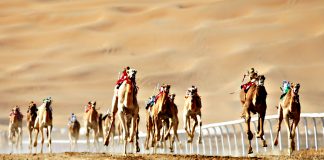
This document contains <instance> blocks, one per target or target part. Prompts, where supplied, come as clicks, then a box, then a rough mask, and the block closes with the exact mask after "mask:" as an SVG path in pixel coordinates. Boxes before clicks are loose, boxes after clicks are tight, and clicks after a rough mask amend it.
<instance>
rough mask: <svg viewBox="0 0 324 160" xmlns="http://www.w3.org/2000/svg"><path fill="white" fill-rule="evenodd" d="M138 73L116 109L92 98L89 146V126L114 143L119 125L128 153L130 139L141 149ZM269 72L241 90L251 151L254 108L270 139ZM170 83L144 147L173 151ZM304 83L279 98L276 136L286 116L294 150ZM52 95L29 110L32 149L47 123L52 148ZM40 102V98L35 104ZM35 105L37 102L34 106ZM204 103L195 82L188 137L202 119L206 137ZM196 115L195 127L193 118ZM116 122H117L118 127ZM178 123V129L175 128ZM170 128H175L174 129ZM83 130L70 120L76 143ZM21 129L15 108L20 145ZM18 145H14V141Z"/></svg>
mask: <svg viewBox="0 0 324 160" xmlns="http://www.w3.org/2000/svg"><path fill="white" fill-rule="evenodd" d="M136 73H137V71H136V70H135V69H128V70H127V79H126V80H125V81H123V82H122V84H121V85H120V86H119V88H118V89H117V88H115V94H114V97H113V101H112V109H111V112H109V113H107V114H106V115H103V114H99V113H98V111H97V110H96V108H95V103H92V105H91V109H90V110H89V111H87V112H86V113H85V115H84V127H85V128H86V137H87V145H88V148H89V146H90V144H89V143H90V142H89V134H90V130H93V133H94V144H95V146H98V145H99V141H98V138H99V137H102V138H103V139H104V145H106V146H108V145H109V140H110V139H111V137H110V135H114V132H115V128H116V129H117V128H119V129H118V130H119V131H120V132H122V143H124V146H123V153H124V154H125V155H126V153H127V151H126V149H127V144H128V143H133V145H135V148H136V151H137V152H139V151H140V148H139V144H138V125H139V121H140V117H139V105H138V102H137V92H138V88H137V86H136V80H135V79H136ZM264 81H265V77H264V76H263V75H259V76H258V77H257V78H256V80H255V83H254V85H252V86H251V87H250V88H249V90H248V91H245V90H244V89H242V90H241V92H240V100H241V104H242V106H243V112H242V116H243V118H244V119H245V124H246V127H245V128H246V134H247V137H248V144H249V148H248V153H249V154H250V153H253V151H252V147H251V140H252V138H253V134H252V132H251V130H250V121H251V114H256V113H258V127H257V133H256V136H257V137H258V138H260V139H261V140H262V142H263V143H262V144H263V147H267V144H266V141H265V140H264V138H263V135H264V130H263V124H264V119H265V115H266V108H267V103H266V97H267V91H266V89H265V87H264ZM170 87H171V86H170V85H163V86H161V89H160V93H159V95H158V96H157V97H156V100H155V102H154V103H152V104H148V106H147V107H146V108H147V114H146V127H147V136H146V140H145V149H149V148H150V147H153V148H154V149H156V148H157V147H161V146H163V145H165V144H166V142H167V140H168V141H169V149H170V151H171V152H172V151H173V143H174V141H175V139H177V140H178V141H179V137H178V134H177V130H178V124H179V119H178V108H177V105H176V104H175V103H174V99H175V94H170ZM299 88H300V85H299V84H292V85H291V89H290V90H289V91H288V93H287V94H286V95H285V97H284V98H283V100H281V101H280V103H279V106H278V114H279V121H278V129H277V136H276V138H275V142H274V144H275V145H277V143H278V140H277V139H278V133H279V131H280V126H281V122H282V120H284V121H285V123H286V126H287V131H289V133H290V138H289V139H290V146H289V149H288V150H289V153H291V152H292V151H293V150H295V142H294V137H295V129H296V127H297V125H298V122H299V120H300V112H301V111H300V103H299V95H298V92H299ZM51 103H52V100H51V99H46V100H44V101H43V104H42V105H41V106H39V107H37V109H38V111H37V113H33V111H31V108H33V106H29V107H28V108H29V109H28V111H27V128H28V131H29V142H30V145H29V149H30V152H32V149H33V147H36V146H37V136H38V133H39V132H40V133H41V153H42V152H43V149H42V148H43V144H44V139H45V138H44V133H43V129H44V128H46V129H47V130H46V135H47V139H48V149H49V152H51V151H52V149H51V132H52V128H53V123H52V112H51V107H50V105H51ZM33 105H35V104H33ZM34 107H35V106H34ZM201 108H202V103H201V99H200V96H199V95H198V93H197V88H196V87H194V86H193V87H191V88H189V89H188V91H187V94H186V97H185V105H184V109H183V120H184V129H185V131H186V133H187V137H188V143H191V142H192V141H193V139H194V134H195V130H196V129H195V128H196V126H197V125H199V132H198V134H199V135H198V142H199V143H201V139H202V137H201V126H202V120H201ZM116 114H117V117H118V119H119V123H118V124H119V125H115V116H116ZM289 119H292V124H289ZM192 120H193V121H194V124H193V126H192V127H191V125H190V123H191V121H192ZM115 126H116V127H115ZM172 129H173V130H172ZM171 130H172V131H173V133H172V134H171ZM33 131H34V132H35V138H34V141H33V142H32V139H33V138H32V132H33ZM79 132H80V123H79V122H78V121H77V120H76V121H74V122H72V123H71V124H70V125H69V137H70V142H71V146H73V145H76V144H77V140H78V138H79ZM21 135H22V118H19V116H17V115H16V114H13V115H11V116H10V124H9V140H10V141H11V142H12V144H14V143H16V146H17V147H19V146H21V139H22V138H21ZM12 146H13V145H12Z"/></svg>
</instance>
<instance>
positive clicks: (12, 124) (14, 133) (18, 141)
mask: <svg viewBox="0 0 324 160" xmlns="http://www.w3.org/2000/svg"><path fill="white" fill-rule="evenodd" d="M22 119H23V115H22V114H21V113H20V111H19V107H18V106H16V107H14V108H13V109H12V113H11V114H10V116H9V135H8V136H9V141H10V142H11V151H12V152H13V146H14V144H15V145H16V150H17V151H19V150H20V149H21V147H22Z"/></svg>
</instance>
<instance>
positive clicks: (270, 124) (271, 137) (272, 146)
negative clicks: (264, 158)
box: [267, 119, 274, 150]
mask: <svg viewBox="0 0 324 160" xmlns="http://www.w3.org/2000/svg"><path fill="white" fill-rule="evenodd" d="M267 121H268V123H269V126H270V140H271V149H272V150H273V149H274V144H273V135H272V134H273V132H272V123H271V120H270V119H267Z"/></svg>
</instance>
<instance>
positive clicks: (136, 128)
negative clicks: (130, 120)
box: [135, 115, 141, 152]
mask: <svg viewBox="0 0 324 160" xmlns="http://www.w3.org/2000/svg"><path fill="white" fill-rule="evenodd" d="M139 121H140V118H139V115H136V124H135V131H136V135H135V136H136V137H135V145H136V152H140V151H141V150H140V147H139V144H138V139H139V137H138V124H139Z"/></svg>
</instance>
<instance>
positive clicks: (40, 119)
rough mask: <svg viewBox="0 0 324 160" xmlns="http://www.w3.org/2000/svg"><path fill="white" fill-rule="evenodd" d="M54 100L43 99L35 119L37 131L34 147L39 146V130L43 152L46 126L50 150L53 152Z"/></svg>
mask: <svg viewBox="0 0 324 160" xmlns="http://www.w3.org/2000/svg"><path fill="white" fill-rule="evenodd" d="M51 104H52V100H51V98H47V99H45V100H44V101H43V104H42V105H41V106H39V107H38V111H37V117H36V120H35V125H34V130H35V131H36V135H35V139H34V147H35V148H36V147H37V137H38V133H39V131H40V132H41V136H42V137H41V153H43V145H44V139H45V138H44V133H43V132H44V131H43V129H44V128H46V129H47V130H46V135H47V140H48V150H49V152H50V153H51V152H52V129H53V117H52V108H51Z"/></svg>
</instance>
